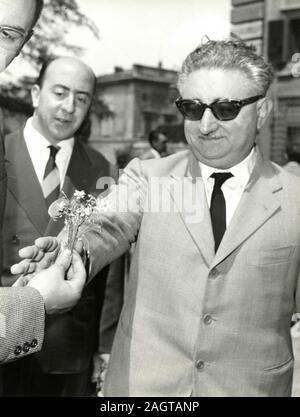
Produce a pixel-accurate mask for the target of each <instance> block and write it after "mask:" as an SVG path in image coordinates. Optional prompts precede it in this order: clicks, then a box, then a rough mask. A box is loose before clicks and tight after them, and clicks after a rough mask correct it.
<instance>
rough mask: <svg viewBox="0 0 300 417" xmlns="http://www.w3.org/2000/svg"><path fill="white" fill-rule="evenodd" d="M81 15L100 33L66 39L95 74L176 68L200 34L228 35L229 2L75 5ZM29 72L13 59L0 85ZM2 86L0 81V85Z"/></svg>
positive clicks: (81, 1) (88, 0)
mask: <svg viewBox="0 0 300 417" xmlns="http://www.w3.org/2000/svg"><path fill="white" fill-rule="evenodd" d="M77 4H78V6H79V8H80V10H81V11H82V12H83V13H84V14H86V15H87V16H88V17H90V18H91V19H92V20H93V21H94V23H95V24H96V26H97V27H98V29H99V34H100V39H99V40H97V39H95V37H94V36H93V35H92V34H91V33H90V31H88V30H87V29H84V28H83V29H80V30H79V29H78V28H76V29H73V30H71V31H70V35H69V37H70V40H71V41H72V43H75V44H76V43H77V44H78V45H80V46H82V47H83V48H84V54H83V56H82V57H81V59H82V60H83V61H85V62H86V63H87V64H89V65H90V66H91V67H92V69H93V70H94V71H95V73H96V75H101V74H107V73H111V72H113V71H114V67H115V66H119V67H122V68H124V69H130V68H131V67H132V65H133V64H142V65H149V66H157V65H158V62H159V61H161V62H162V65H163V67H164V68H166V69H178V68H179V67H180V65H181V63H182V61H183V60H184V58H185V57H186V55H187V54H188V53H189V52H191V51H192V49H194V48H195V47H196V46H197V45H199V44H200V43H201V40H202V39H203V37H205V35H207V36H208V37H209V38H211V39H212V38H213V39H221V38H224V37H226V36H228V35H229V32H230V5H231V0H77ZM30 72H31V71H30V69H29V67H28V65H27V64H26V63H23V62H22V60H21V59H20V58H18V59H16V60H15V61H14V62H13V63H12V64H11V65H10V67H9V68H8V71H7V73H6V74H4V75H3V76H1V78H0V80H1V81H2V80H3V81H5V80H6V79H7V77H8V79H10V77H15V76H17V75H18V74H22V75H24V73H26V74H28V75H35V74H32V73H31V74H30ZM3 81H2V82H3Z"/></svg>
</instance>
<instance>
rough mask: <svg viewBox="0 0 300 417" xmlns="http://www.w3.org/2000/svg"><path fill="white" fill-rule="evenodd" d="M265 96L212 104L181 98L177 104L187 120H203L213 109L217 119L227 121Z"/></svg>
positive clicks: (219, 101) (220, 101)
mask: <svg viewBox="0 0 300 417" xmlns="http://www.w3.org/2000/svg"><path fill="white" fill-rule="evenodd" d="M263 97H264V96H262V95H260V96H254V97H248V98H245V99H244V100H217V101H214V102H213V103H211V104H205V103H202V102H201V101H200V100H199V99H197V98H194V99H184V98H182V97H179V98H178V99H177V100H176V101H175V103H176V106H177V108H178V110H179V111H180V113H181V114H182V115H183V117H184V118H185V119H187V120H192V121H196V120H201V119H202V116H203V114H204V112H205V110H206V109H211V111H212V113H213V115H214V116H215V118H216V119H218V120H222V121H226V120H233V119H235V118H236V117H237V115H238V114H239V112H240V111H241V108H242V107H244V106H247V105H248V104H251V103H255V102H256V101H258V100H259V99H261V98H263Z"/></svg>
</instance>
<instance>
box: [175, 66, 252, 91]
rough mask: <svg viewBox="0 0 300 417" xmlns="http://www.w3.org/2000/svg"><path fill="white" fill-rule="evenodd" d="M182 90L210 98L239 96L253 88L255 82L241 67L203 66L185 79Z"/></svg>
mask: <svg viewBox="0 0 300 417" xmlns="http://www.w3.org/2000/svg"><path fill="white" fill-rule="evenodd" d="M182 90H183V92H184V93H185V94H188V95H189V96H190V95H191V96H193V97H190V98H199V94H200V98H201V96H202V95H204V96H205V97H206V96H207V97H209V98H210V99H218V98H226V97H229V98H230V97H232V98H234V97H235V98H238V97H239V96H240V95H243V94H248V93H250V92H251V91H252V90H253V82H251V81H250V78H249V77H248V76H247V74H246V73H244V72H243V71H242V70H240V69H223V68H206V67H204V68H201V69H197V70H195V71H192V72H191V73H190V74H189V75H188V76H187V77H186V79H185V80H184V81H183V84H182Z"/></svg>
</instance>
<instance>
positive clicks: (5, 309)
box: [0, 0, 85, 395]
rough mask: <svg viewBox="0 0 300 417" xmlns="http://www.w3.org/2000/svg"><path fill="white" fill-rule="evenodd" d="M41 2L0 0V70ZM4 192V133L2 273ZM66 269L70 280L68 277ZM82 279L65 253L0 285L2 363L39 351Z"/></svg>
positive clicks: (0, 160)
mask: <svg viewBox="0 0 300 417" xmlns="http://www.w3.org/2000/svg"><path fill="white" fill-rule="evenodd" d="M42 7H43V1H42V0H0V70H1V71H2V70H4V69H5V68H6V67H7V66H8V65H9V64H10V63H11V61H12V60H13V59H14V58H15V57H16V56H17V55H18V54H19V53H20V51H21V48H22V47H23V45H24V44H25V42H26V41H28V40H29V38H30V37H31V35H32V33H33V30H32V28H33V26H34V25H35V24H36V22H37V20H38V18H39V16H40V13H41V10H42ZM5 195H6V172H5V165H4V149H3V141H2V138H1V137H0V273H1V255H2V242H1V240H2V221H3V211H4V207H5ZM66 271H68V280H65V279H64V278H65V274H66ZM74 273H75V274H74ZM84 283H85V270H84V268H83V267H82V262H81V260H80V257H79V256H78V255H76V254H74V255H73V256H71V254H70V253H65V252H64V253H62V254H61V255H60V256H59V257H58V258H57V261H56V262H55V264H54V265H52V266H51V267H50V269H48V270H47V271H42V272H41V273H39V274H36V275H35V276H34V278H33V279H32V280H31V282H30V283H29V285H28V286H27V287H26V288H0V362H6V361H11V360H14V359H18V358H21V357H23V356H26V355H28V354H30V353H34V352H37V351H39V350H40V349H41V347H42V343H43V337H44V324H45V323H44V320H45V311H46V312H47V313H48V314H53V313H56V314H57V313H60V312H62V311H67V310H68V309H70V308H71V307H72V306H74V305H75V304H76V302H77V301H78V300H79V299H80V295H81V291H82V288H83V285H84ZM0 395H1V377H0Z"/></svg>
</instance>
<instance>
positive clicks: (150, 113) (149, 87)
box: [90, 65, 183, 160]
mask: <svg viewBox="0 0 300 417" xmlns="http://www.w3.org/2000/svg"><path fill="white" fill-rule="evenodd" d="M176 82H177V72H176V71H173V70H167V69H164V68H162V67H161V65H159V66H158V67H148V66H144V65H133V67H132V68H131V69H130V70H123V69H122V68H115V72H114V73H113V74H108V75H103V76H100V77H98V78H97V94H98V97H99V98H100V99H101V100H103V101H104V102H105V104H106V105H108V107H109V109H110V110H111V111H112V113H113V115H112V116H111V117H106V118H104V119H101V120H100V119H99V118H98V117H97V115H93V123H92V133H91V137H90V143H91V144H92V145H93V146H94V147H95V148H96V149H98V150H100V151H101V152H102V153H104V154H105V155H106V156H107V157H108V158H109V159H110V160H113V159H114V153H115V151H116V150H118V149H121V148H122V147H124V146H126V145H127V146H129V145H132V146H133V148H134V150H135V152H136V154H139V153H140V152H143V151H144V150H145V148H147V147H148V146H149V145H148V141H147V138H148V135H149V132H150V131H151V130H153V129H157V128H161V129H162V131H164V132H165V133H166V134H167V135H168V137H169V140H170V142H171V148H172V143H173V144H174V145H173V147H175V148H176V147H180V146H182V145H180V142H181V140H182V139H183V128H182V117H181V115H180V114H179V112H178V111H177V109H176V106H175V104H174V101H175V98H176V97H177V94H178V93H177V89H176Z"/></svg>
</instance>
